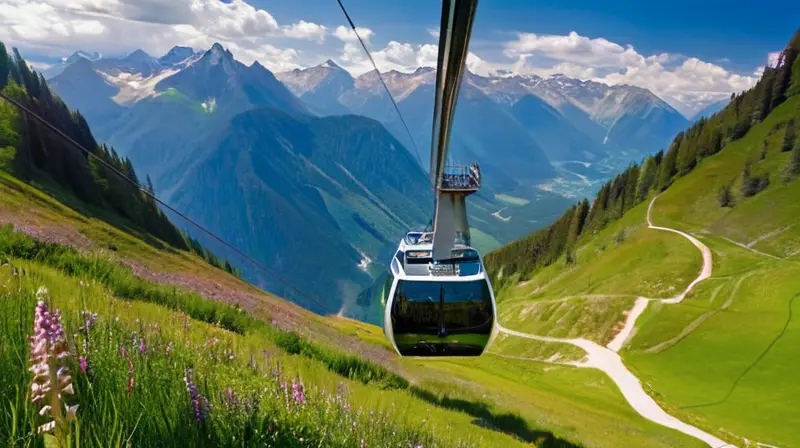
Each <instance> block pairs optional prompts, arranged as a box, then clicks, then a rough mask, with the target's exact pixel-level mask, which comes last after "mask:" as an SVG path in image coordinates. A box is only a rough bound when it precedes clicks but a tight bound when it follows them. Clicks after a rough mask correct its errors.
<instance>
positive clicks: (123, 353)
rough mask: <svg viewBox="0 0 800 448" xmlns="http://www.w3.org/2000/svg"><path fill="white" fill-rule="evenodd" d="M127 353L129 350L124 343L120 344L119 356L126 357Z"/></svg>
mask: <svg viewBox="0 0 800 448" xmlns="http://www.w3.org/2000/svg"><path fill="white" fill-rule="evenodd" d="M126 354H127V351H126V350H125V346H124V345H120V346H119V356H120V357H122V358H124V357H125V355H126Z"/></svg>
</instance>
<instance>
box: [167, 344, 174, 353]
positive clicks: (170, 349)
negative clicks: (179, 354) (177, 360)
mask: <svg viewBox="0 0 800 448" xmlns="http://www.w3.org/2000/svg"><path fill="white" fill-rule="evenodd" d="M174 346H175V344H174V343H173V342H172V341H169V344H167V355H169V354H170V353H172V349H173V348H174Z"/></svg>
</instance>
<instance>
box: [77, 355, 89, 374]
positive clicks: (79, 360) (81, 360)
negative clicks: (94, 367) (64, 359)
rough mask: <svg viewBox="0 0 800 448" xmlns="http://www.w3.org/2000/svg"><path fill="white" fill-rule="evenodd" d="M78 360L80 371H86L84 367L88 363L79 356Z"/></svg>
mask: <svg viewBox="0 0 800 448" xmlns="http://www.w3.org/2000/svg"><path fill="white" fill-rule="evenodd" d="M78 362H79V363H80V365H81V372H83V373H86V369H87V367H88V363H87V362H86V358H84V357H83V356H81V357H80V358H78Z"/></svg>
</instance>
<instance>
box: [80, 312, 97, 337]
mask: <svg viewBox="0 0 800 448" xmlns="http://www.w3.org/2000/svg"><path fill="white" fill-rule="evenodd" d="M81 317H82V318H83V319H85V320H86V323H84V324H83V325H81V326H80V327H78V331H82V332H86V333H88V332H89V329H90V328H91V327H92V325H94V323H95V321H96V320H97V313H90V312H88V311H81Z"/></svg>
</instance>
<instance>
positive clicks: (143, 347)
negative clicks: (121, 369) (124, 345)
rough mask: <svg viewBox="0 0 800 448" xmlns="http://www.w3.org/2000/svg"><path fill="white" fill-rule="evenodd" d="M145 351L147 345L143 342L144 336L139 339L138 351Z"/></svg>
mask: <svg viewBox="0 0 800 448" xmlns="http://www.w3.org/2000/svg"><path fill="white" fill-rule="evenodd" d="M146 351H147V345H145V343H144V338H142V339H141V340H140V341H139V353H144V352H146Z"/></svg>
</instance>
